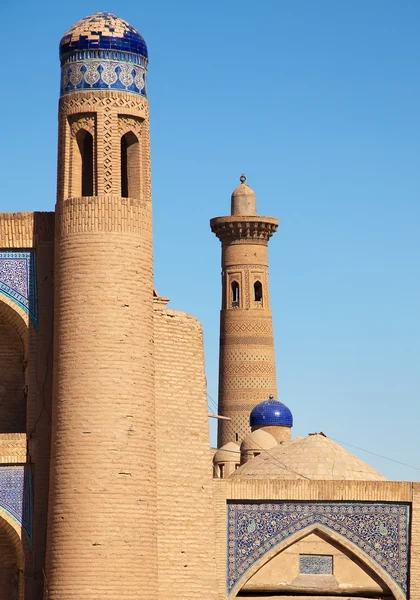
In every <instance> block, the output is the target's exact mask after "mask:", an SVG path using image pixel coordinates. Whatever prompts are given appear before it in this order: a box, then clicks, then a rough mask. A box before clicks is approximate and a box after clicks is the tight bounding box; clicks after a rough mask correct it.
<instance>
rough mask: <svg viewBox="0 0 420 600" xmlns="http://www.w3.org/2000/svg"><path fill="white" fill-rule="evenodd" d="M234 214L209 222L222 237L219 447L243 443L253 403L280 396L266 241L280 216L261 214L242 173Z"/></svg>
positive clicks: (233, 205) (235, 194)
mask: <svg viewBox="0 0 420 600" xmlns="http://www.w3.org/2000/svg"><path fill="white" fill-rule="evenodd" d="M231 213H232V214H231V216H228V217H216V218H214V219H212V220H211V221H210V226H211V230H212V231H213V233H215V234H216V235H217V237H218V238H219V240H220V241H221V242H222V310H221V314H220V358H219V414H220V415H223V416H226V417H230V421H225V420H220V421H219V430H218V446H219V448H220V447H221V446H223V445H224V444H227V443H228V442H236V443H238V444H240V443H241V441H242V440H243V438H244V437H245V436H246V435H247V434H248V433H249V432H250V428H249V413H250V412H251V410H252V408H253V407H254V406H255V405H256V404H258V403H259V402H262V401H263V400H266V399H267V398H268V396H269V394H273V395H274V397H277V390H276V368H275V357H274V339H273V326H272V317H271V310H270V297H269V286H268V253H267V246H268V240H269V239H270V237H271V236H272V235H273V233H275V231H276V230H277V227H278V221H277V219H275V218H273V217H260V216H258V215H257V213H256V198H255V194H254V192H253V191H252V190H251V188H250V187H249V186H248V185H247V184H246V183H245V177H244V176H242V177H241V185H239V186H238V187H237V188H236V190H235V191H234V192H233V194H232V210H231Z"/></svg>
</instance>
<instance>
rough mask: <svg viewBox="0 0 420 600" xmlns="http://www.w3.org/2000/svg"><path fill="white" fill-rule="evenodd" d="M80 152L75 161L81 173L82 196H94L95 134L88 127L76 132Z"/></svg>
mask: <svg viewBox="0 0 420 600" xmlns="http://www.w3.org/2000/svg"><path fill="white" fill-rule="evenodd" d="M76 142H77V147H78V149H79V153H78V155H77V157H76V160H75V163H76V165H75V166H76V168H77V172H78V174H79V185H80V194H78V195H80V196H93V193H94V192H93V135H92V134H91V133H90V132H89V131H87V130H86V129H79V131H78V132H77V133H76Z"/></svg>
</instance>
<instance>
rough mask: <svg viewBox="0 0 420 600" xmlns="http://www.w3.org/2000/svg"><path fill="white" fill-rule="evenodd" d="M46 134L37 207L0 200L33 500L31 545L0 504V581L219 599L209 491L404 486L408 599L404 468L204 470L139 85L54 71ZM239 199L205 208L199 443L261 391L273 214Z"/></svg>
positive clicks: (236, 497)
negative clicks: (211, 420) (315, 473)
mask: <svg viewBox="0 0 420 600" xmlns="http://www.w3.org/2000/svg"><path fill="white" fill-rule="evenodd" d="M94 35H96V34H94ZM102 58H103V57H102ZM102 58H101V60H102ZM81 132H82V134H83V136H85V134H89V136H92V138H90V137H89V138H86V139H89V140H92V154H93V156H92V169H91V173H90V175H91V180H90V181H89V186H90V187H89V190H90V192H89V193H88V192H86V187H84V183H86V182H85V180H84V178H85V175H86V173H85V171H86V169H84V167H86V163H85V165H83V160H84V159H85V156H83V155H82V152H84V150H81V146H80V139H81ZM83 136H82V137H83ZM123 136H128V138H127V140H126V141H127V144H128V143H130V145H129V150H128V149H127V156H126V157H125V156H124V155H123V154H122V152H121V138H122V137H123ZM58 137H59V140H58V141H59V146H58V178H57V205H56V210H55V212H54V213H38V212H34V213H29V212H24V213H10V214H0V250H2V251H13V250H17V251H19V250H27V251H28V250H31V251H32V252H33V253H34V256H35V260H36V272H37V303H38V305H37V309H38V310H37V324H36V326H35V324H34V322H33V321H32V320H31V319H30V318H29V316H28V314H27V313H25V311H24V310H23V309H22V307H21V306H19V305H18V304H17V303H15V302H13V300H12V299H11V298H8V297H6V296H5V295H4V294H3V295H2V296H0V401H1V402H0V463H1V465H2V468H3V469H10V468H11V467H10V465H23V464H26V466H25V469H24V470H25V471H26V472H28V471H29V472H30V473H31V475H32V477H31V478H30V479H28V481H29V480H31V481H32V490H31V488H30V485H28V486H27V487H26V490H25V491H26V492H27V496H23V495H22V496H20V497H19V498H18V499H20V498H22V497H29V498H30V497H31V491H32V506H31V508H32V514H33V523H32V539H31V542H32V545H31V543H30V541H28V536H27V535H25V534H24V533H23V531H22V528H21V527H20V525H19V522H18V521H16V519H14V518H13V517H12V516H11V514H9V513H7V511H6V510H4V508H0V513H1V514H0V600H16V599H18V600H105V599H106V600H121V599H122V598H124V599H125V600H134V599H135V600H140V599H141V600H198V599H202V600H216V599H218V600H226V599H227V598H228V596H227V593H226V583H227V570H226V559H227V505H228V504H229V503H235V502H241V503H253V504H255V503H260V504H264V503H270V502H275V501H279V502H290V503H297V502H302V503H309V502H338V503H343V502H345V503H394V504H404V505H405V504H407V505H408V506H409V512H410V519H411V531H410V556H409V585H408V589H409V593H408V597H409V598H410V599H411V600H420V484H419V483H409V482H403V483H398V482H386V481H376V480H374V481H373V480H372V481H341V480H335V481H325V480H319V481H308V480H287V481H286V480H270V479H258V480H257V479H247V480H246V479H240V478H239V479H231V480H213V479H212V455H213V454H214V451H210V448H209V434H208V421H207V403H206V382H205V371H204V356H203V332H202V327H201V325H200V324H199V323H198V322H197V320H196V319H194V318H193V317H191V316H189V315H187V314H185V313H182V312H178V311H173V310H168V309H167V308H166V301H165V299H163V298H157V297H155V299H154V300H153V256H152V214H151V176H150V169H151V167H150V128H149V105H148V101H147V100H146V99H145V98H144V97H142V96H141V95H139V94H137V95H136V94H133V93H128V92H126V91H114V90H111V89H107V90H104V89H102V90H99V91H93V90H89V91H85V92H78V91H74V90H73V89H72V90H71V93H68V94H67V93H66V95H65V96H63V97H62V98H61V99H60V103H59V134H58ZM125 161H126V163H127V179H128V180H129V181H128V182H125V181H124V179H125V177H124V175H122V172H123V171H124V162H125ZM126 183H127V186H126V189H127V190H128V192H127V193H123V189H124V188H125V184H126ZM246 187H248V186H246ZM83 190H85V193H86V195H85V196H83V193H84V192H83ZM122 196H128V197H122ZM253 202H254V203H255V195H253V192H252V190H249V189H248V190H247V191H246V193H245V194H242V195H241V194H240V193H239V194H237V195H236V196H235V198H233V199H232V205H233V207H234V210H233V216H228V217H218V218H216V219H213V220H212V228H213V231H214V232H215V233H216V235H217V236H218V237H219V239H220V240H221V242H222V277H223V292H222V313H221V331H220V384H219V387H220V393H219V402H220V404H219V411H220V412H221V413H222V414H225V415H229V416H230V417H231V419H232V420H231V421H230V422H229V421H223V422H222V423H221V425H220V435H219V444H224V443H226V442H228V441H232V442H235V441H236V434H238V438H239V439H238V442H239V443H240V441H241V439H242V437H243V436H245V435H246V434H247V433H248V432H249V412H250V410H251V409H252V407H253V406H255V404H257V403H258V402H260V401H261V400H265V399H267V397H268V395H269V394H270V393H273V394H274V395H276V373H275V356H274V340H273V331H272V317H271V308H270V297H269V279H268V254H267V244H268V240H269V238H270V237H271V235H272V234H273V233H274V232H275V231H276V229H277V225H278V223H277V220H276V219H274V218H271V217H258V216H257V215H256V206H254V204H253ZM248 207H250V208H251V212H252V214H251V216H249V217H247V216H246V215H245V216H243V215H242V212H241V211H242V210H248ZM254 209H255V210H254ZM233 282H237V284H238V285H239V298H238V301H237V302H236V301H235V304H234V305H233V304H232V302H233V298H232V295H231V294H232V283H233ZM255 282H260V284H261V289H262V299H261V300H255V299H254V283H255ZM51 438H52V439H51ZM301 458H302V457H301ZM50 459H51V460H50ZM303 459H305V457H303ZM303 459H302V460H303ZM314 459H316V457H314V456H311V457H308V460H307V461H304V462H305V463H306V462H307V463H310V462H311V460H314ZM255 460H257V459H255ZM321 467H322V468H321V469H320V471H321V472H323V469H324V466H323V464H322V465H321ZM13 468H15V470H16V469H21V470H23V468H22V467H16V466H15V467H13ZM7 489H9V488H7ZM13 491H16V489H14V490H13ZM14 498H16V496H14ZM21 506H22V504H21ZM26 508H28V504H27V505H26ZM25 514H29V515H30V514H31V511H28V513H25ZM292 516H293V515H292ZM29 537H30V536H29ZM242 541H243V540H242ZM336 542H337V543H336V545H338V546H339V540H338V541H337V540H336ZM325 543H326V542H325ZM321 546H322V544H321ZM308 547H310V542H309V541H307V546H306V548H308ZM273 551H275V549H273ZM296 552H298V550H296V549H295V554H296ZM304 553H305V554H306V552H304ZM309 554H310V553H309ZM315 554H318V552H317V553H315ZM320 554H322V552H321V553H320ZM279 558H280V559H282V558H285V556H284V555H282V556H279ZM286 558H287V557H286ZM289 558H290V555H289ZM359 558H360V557H359ZM334 560H335V559H334ZM280 562H281V561H280ZM280 562H279V563H276V564H280ZM333 562H334V561H333ZM361 564H362V565H363V568H365V567H366V568H368V567H369V564H370V563H368V562H366V563H365V564H364V563H363V560H362V561H361ZM371 566H372V565H371ZM251 568H254V569H257V568H259V567H258V565H256V564H253V565H252V567H251ZM267 571H268V570H267ZM256 572H257V571H256ZM254 574H255V573H254ZM260 575H261V573H260ZM275 575H276V574H275ZM316 577H318V576H316ZM276 578H277V580H278V577H277V575H276ZM257 579H258V578H257ZM374 583H375V582H374ZM248 584H249V581H248V582H247V583H246V584H245V585H248ZM238 585H239V584H238ZM241 585H242V584H241ZM252 585H255V581H254V584H252ZM252 585H251V588H248V590H249V589H253V588H252ZM375 589H376V588H375ZM375 589H374V591H375ZM379 589H380V588H379ZM378 593H379V592H378ZM234 594H236V591H235V592H234ZM321 595H324V597H325V595H326V594H325V589H324V588H322V587H320V588H319V589H317V597H321ZM327 595H328V594H327ZM373 595H376V592H375V593H372V594H371V597H372V596H373ZM231 597H232V598H233V597H234V595H232V596H231ZM265 597H267V596H265ZM394 598H395V599H396V600H403V598H404V597H403V596H402V595H401V593H400V592H395V593H394Z"/></svg>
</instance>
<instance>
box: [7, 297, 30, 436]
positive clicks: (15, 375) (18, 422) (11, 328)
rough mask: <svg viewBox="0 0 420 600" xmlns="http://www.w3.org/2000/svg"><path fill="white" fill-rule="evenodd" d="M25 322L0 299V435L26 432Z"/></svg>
mask: <svg viewBox="0 0 420 600" xmlns="http://www.w3.org/2000/svg"><path fill="white" fill-rule="evenodd" d="M27 335H28V331H27V325H26V324H25V323H23V322H22V318H21V317H20V315H19V314H17V313H16V312H15V311H14V310H13V308H11V307H10V306H8V305H7V304H5V303H4V302H3V301H1V300H0V434H3V433H23V432H25V431H26V410H27V406H26V405H27V385H26V363H27V339H26V338H27Z"/></svg>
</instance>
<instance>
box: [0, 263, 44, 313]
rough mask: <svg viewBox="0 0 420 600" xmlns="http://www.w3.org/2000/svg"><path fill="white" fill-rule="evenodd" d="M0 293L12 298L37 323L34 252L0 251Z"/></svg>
mask: <svg viewBox="0 0 420 600" xmlns="http://www.w3.org/2000/svg"><path fill="white" fill-rule="evenodd" d="M0 294H3V295H4V296H6V297H7V298H10V299H11V300H13V302H15V303H16V304H17V305H18V306H20V307H21V308H22V309H23V310H24V311H25V312H26V313H27V314H28V315H29V317H30V318H31V320H32V321H33V323H34V324H35V325H37V321H38V302H37V283H36V267H35V253H34V252H30V251H28V252H0Z"/></svg>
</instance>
